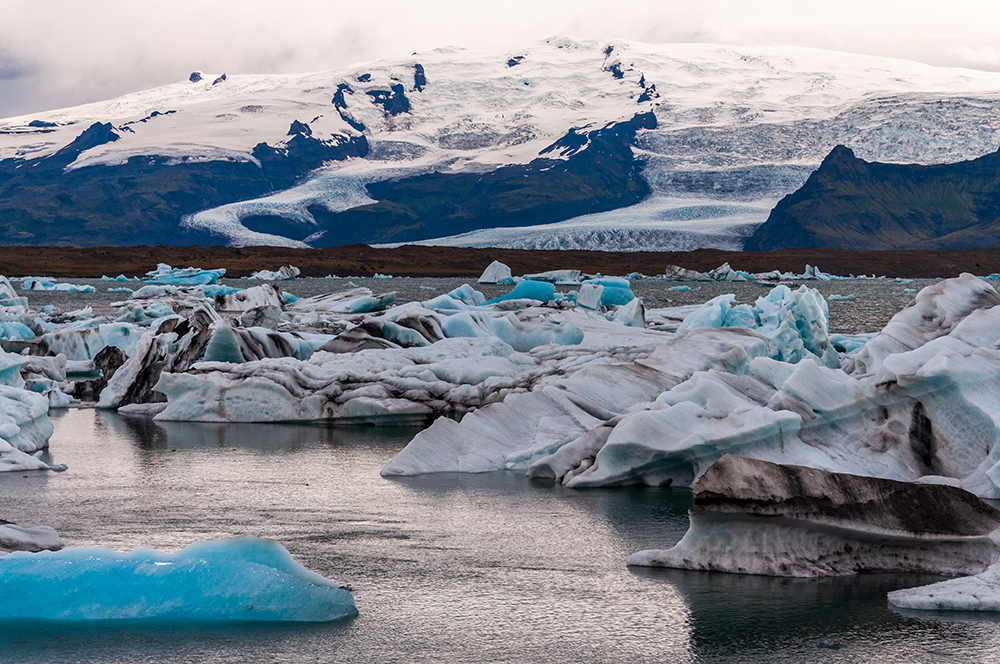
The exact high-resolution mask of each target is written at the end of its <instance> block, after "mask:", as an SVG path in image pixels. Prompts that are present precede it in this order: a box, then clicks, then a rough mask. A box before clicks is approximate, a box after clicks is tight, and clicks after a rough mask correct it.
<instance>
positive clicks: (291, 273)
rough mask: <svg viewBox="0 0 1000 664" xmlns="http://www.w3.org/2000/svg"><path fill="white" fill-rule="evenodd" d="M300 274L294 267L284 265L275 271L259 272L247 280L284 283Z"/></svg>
mask: <svg viewBox="0 0 1000 664" xmlns="http://www.w3.org/2000/svg"><path fill="white" fill-rule="evenodd" d="M300 274H302V271H301V270H300V269H299V268H297V267H295V266H294V265H285V266H284V267H280V268H278V269H277V270H276V271H274V272H272V271H271V270H259V271H257V272H254V273H253V274H251V275H250V276H249V277H247V279H258V280H260V281H284V280H287V279H294V278H296V277H297V276H299V275H300Z"/></svg>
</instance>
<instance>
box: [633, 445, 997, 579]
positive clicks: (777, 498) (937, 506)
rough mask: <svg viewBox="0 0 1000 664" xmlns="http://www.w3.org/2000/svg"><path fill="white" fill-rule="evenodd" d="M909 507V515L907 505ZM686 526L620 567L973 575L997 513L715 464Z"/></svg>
mask: <svg viewBox="0 0 1000 664" xmlns="http://www.w3.org/2000/svg"><path fill="white" fill-rule="evenodd" d="M916 505H919V506H920V507H919V509H914V506H916ZM690 514H691V527H690V529H689V530H688V532H687V534H686V535H685V536H684V538H683V539H682V540H681V541H680V542H679V543H678V544H677V545H676V546H675V547H674V548H673V549H670V550H666V551H656V550H651V551H641V552H639V553H636V554H633V555H632V556H631V557H630V558H629V560H628V563H629V564H630V565H646V566H662V567H678V568H682V569H698V570H715V571H724V572H737V573H741V574H767V575H772V576H839V575H847V574H857V573H859V572H866V571H905V572H924V573H932V574H969V573H978V572H982V571H983V570H984V569H985V567H986V566H987V565H988V564H989V563H990V562H991V561H993V560H995V559H996V558H997V556H998V554H1000V547H998V546H997V544H996V542H994V541H993V539H992V538H991V534H992V533H994V532H995V531H996V530H997V528H998V527H1000V510H997V509H996V508H994V507H991V506H990V505H988V504H986V503H984V502H983V501H981V500H979V499H978V498H976V497H975V496H973V495H972V494H971V493H968V492H966V491H963V490H961V489H958V488H955V487H951V486H939V485H937V486H936V485H921V484H912V483H907V482H893V481H891V480H885V479H878V478H873V477H861V476H858V475H846V474H840V473H828V472H825V471H822V470H817V469H814V468H803V467H800V466H788V465H779V464H774V463H768V462H766V461H760V460H755V459H746V458H742V457H737V456H724V457H722V458H720V459H719V460H718V461H717V462H716V463H715V464H713V465H712V467H711V468H709V469H708V471H707V472H706V473H705V474H704V475H703V476H702V477H701V479H699V480H698V483H697V484H696V485H695V499H694V506H693V507H692V508H691V512H690Z"/></svg>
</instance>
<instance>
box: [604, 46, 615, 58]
mask: <svg viewBox="0 0 1000 664" xmlns="http://www.w3.org/2000/svg"><path fill="white" fill-rule="evenodd" d="M614 52H615V45H614V44H608V45H607V46H605V47H604V59H605V60H607V59H608V58H610V57H611V54H612V53H614Z"/></svg>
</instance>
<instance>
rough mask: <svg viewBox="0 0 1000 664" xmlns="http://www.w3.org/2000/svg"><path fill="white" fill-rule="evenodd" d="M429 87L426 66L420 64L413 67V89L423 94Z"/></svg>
mask: <svg viewBox="0 0 1000 664" xmlns="http://www.w3.org/2000/svg"><path fill="white" fill-rule="evenodd" d="M425 85H427V76H426V75H425V74H424V66H423V65H422V64H420V63H419V62H418V63H417V64H415V65H413V87H414V89H415V90H416V91H417V92H423V91H424V86H425Z"/></svg>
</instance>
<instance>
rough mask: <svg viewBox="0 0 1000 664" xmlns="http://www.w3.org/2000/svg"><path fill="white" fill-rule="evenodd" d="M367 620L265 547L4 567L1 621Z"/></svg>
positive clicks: (75, 551) (252, 543) (98, 551)
mask: <svg viewBox="0 0 1000 664" xmlns="http://www.w3.org/2000/svg"><path fill="white" fill-rule="evenodd" d="M356 615H358V611H357V608H355V606H354V598H353V597H352V596H351V593H350V592H348V591H347V590H345V589H343V588H341V587H340V586H338V585H337V583H335V582H333V581H331V580H329V579H326V578H324V577H322V576H320V575H319V574H316V573H315V572H310V571H309V570H307V569H306V568H305V567H303V566H302V565H300V564H299V563H297V562H296V561H295V560H293V559H292V556H291V555H290V554H289V553H288V551H287V550H286V549H285V548H284V547H283V546H281V544H279V543H277V542H274V541H271V540H265V539H258V538H256V537H241V538H238V539H229V540H212V541H207V542H197V543H195V544H192V545H190V546H188V547H185V548H184V549H181V550H180V551H178V552H177V553H173V554H169V553H162V552H160V551H153V550H152V549H144V548H138V549H135V550H134V551H132V552H131V553H119V552H117V551H112V550H111V549H105V548H100V547H80V548H68V549H63V550H62V551H42V552H39V553H29V552H23V551H15V552H14V553H11V554H10V555H8V556H6V557H2V558H0V618H46V619H51V620H118V619H141V618H167V619H182V620H190V619H194V620H265V621H308V622H323V621H330V620H340V619H343V618H352V617H354V616H356Z"/></svg>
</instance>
